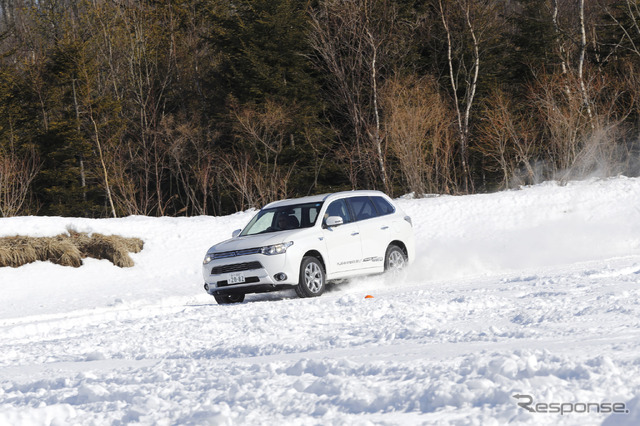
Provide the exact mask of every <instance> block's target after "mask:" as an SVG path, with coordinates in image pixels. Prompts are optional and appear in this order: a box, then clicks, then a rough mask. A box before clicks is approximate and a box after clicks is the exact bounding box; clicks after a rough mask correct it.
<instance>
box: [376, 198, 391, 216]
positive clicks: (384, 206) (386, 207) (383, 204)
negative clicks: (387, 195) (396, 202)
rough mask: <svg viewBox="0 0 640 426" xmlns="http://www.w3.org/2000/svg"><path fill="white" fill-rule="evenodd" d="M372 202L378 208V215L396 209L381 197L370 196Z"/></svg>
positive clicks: (389, 212)
mask: <svg viewBox="0 0 640 426" xmlns="http://www.w3.org/2000/svg"><path fill="white" fill-rule="evenodd" d="M371 200H372V201H373V204H375V205H376V209H378V213H379V214H380V216H384V215H386V214H391V213H393V212H395V211H396V209H395V208H394V207H393V206H392V205H391V203H389V202H388V201H387V200H385V199H384V198H382V197H371Z"/></svg>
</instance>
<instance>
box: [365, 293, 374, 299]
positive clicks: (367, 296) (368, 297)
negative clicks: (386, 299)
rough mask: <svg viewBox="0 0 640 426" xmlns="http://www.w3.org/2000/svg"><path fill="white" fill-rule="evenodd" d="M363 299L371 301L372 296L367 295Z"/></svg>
mask: <svg viewBox="0 0 640 426" xmlns="http://www.w3.org/2000/svg"><path fill="white" fill-rule="evenodd" d="M364 298H365V299H373V296H372V295H370V294H367V295H366V296H365V297H364Z"/></svg>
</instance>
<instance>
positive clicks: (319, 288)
mask: <svg viewBox="0 0 640 426" xmlns="http://www.w3.org/2000/svg"><path fill="white" fill-rule="evenodd" d="M324 289H325V282H324V268H323V267H322V263H321V262H320V261H319V260H318V259H317V258H315V257H313V256H306V257H304V258H303V259H302V263H301V264H300V281H299V282H298V285H297V286H296V293H297V294H298V296H299V297H317V296H320V295H321V294H322V293H324Z"/></svg>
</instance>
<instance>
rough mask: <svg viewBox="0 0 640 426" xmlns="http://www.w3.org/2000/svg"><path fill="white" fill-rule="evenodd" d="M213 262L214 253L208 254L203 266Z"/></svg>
mask: <svg viewBox="0 0 640 426" xmlns="http://www.w3.org/2000/svg"><path fill="white" fill-rule="evenodd" d="M212 260H213V253H207V255H206V256H205V257H204V260H203V261H202V264H203V265H206V264H207V263H209V262H211V261H212Z"/></svg>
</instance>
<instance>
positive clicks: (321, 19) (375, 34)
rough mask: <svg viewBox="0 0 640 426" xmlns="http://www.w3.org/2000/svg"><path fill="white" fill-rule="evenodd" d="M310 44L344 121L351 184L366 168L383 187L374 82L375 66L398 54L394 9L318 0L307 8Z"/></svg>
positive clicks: (376, 0)
mask: <svg viewBox="0 0 640 426" xmlns="http://www.w3.org/2000/svg"><path fill="white" fill-rule="evenodd" d="M310 16H311V23H312V31H311V34H310V40H311V45H312V47H313V49H314V50H315V52H316V54H317V57H316V58H315V62H316V64H317V65H318V66H319V67H320V68H321V69H323V70H326V71H327V72H328V73H329V75H330V76H331V81H332V83H333V84H332V87H331V94H330V98H331V99H332V100H333V101H334V104H335V106H336V107H337V108H338V109H339V110H340V111H342V112H343V114H344V116H345V118H347V120H348V121H349V123H350V127H351V130H352V132H353V141H352V142H351V143H348V144H346V146H345V147H344V151H345V152H346V151H351V153H348V154H346V155H345V156H344V157H345V158H347V159H348V161H349V164H350V169H351V172H350V173H349V175H350V176H351V180H352V182H351V183H352V186H354V187H356V186H357V182H355V180H356V179H357V176H358V174H359V172H360V171H365V172H366V171H368V173H367V175H368V176H369V180H370V181H371V183H375V181H376V180H377V179H376V177H378V178H379V179H380V181H381V182H382V185H383V187H384V188H385V189H387V190H388V189H389V182H388V176H387V170H386V161H385V148H384V140H383V137H382V133H381V118H380V117H381V109H380V104H379V86H380V83H379V82H380V80H381V78H382V76H381V70H383V69H384V68H385V66H388V62H389V61H390V58H391V57H392V56H393V55H396V54H397V53H398V52H397V51H396V50H395V45H394V37H395V34H394V28H395V26H396V25H397V16H396V11H395V9H394V8H393V6H392V5H391V4H390V3H389V2H386V1H384V0H356V1H348V0H323V1H321V2H320V4H319V5H318V6H317V7H316V8H314V9H311V10H310Z"/></svg>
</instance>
